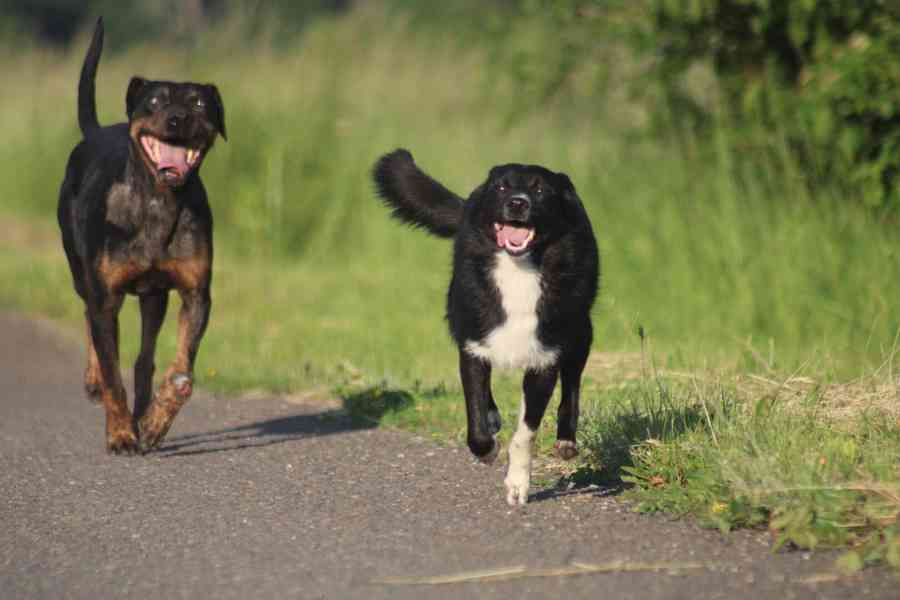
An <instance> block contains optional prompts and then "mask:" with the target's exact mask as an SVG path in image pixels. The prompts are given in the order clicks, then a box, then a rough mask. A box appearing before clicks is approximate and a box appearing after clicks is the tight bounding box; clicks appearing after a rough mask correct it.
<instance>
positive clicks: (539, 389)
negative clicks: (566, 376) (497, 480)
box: [504, 367, 558, 506]
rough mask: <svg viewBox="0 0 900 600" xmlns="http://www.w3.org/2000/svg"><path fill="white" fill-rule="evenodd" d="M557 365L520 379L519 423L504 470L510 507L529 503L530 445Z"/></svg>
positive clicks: (507, 500) (555, 375)
mask: <svg viewBox="0 0 900 600" xmlns="http://www.w3.org/2000/svg"><path fill="white" fill-rule="evenodd" d="M557 371H558V370H557V368H556V367H551V368H548V369H544V370H541V371H532V370H529V371H526V372H525V379H524V381H523V382H522V405H521V406H520V407H519V426H518V427H517V428H516V432H515V433H514V434H513V437H512V440H510V442H509V467H508V468H507V471H506V479H505V480H504V483H505V484H506V502H507V503H508V504H510V505H511V506H516V505H522V504H525V503H526V502H528V488H529V487H530V486H531V445H532V442H533V441H534V435H535V432H537V428H538V426H540V424H541V419H542V418H543V417H544V411H546V410H547V404H548V403H549V402H550V396H552V395H553V388H554V387H555V386H556V377H557Z"/></svg>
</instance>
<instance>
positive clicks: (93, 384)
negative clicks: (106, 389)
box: [84, 367, 103, 404]
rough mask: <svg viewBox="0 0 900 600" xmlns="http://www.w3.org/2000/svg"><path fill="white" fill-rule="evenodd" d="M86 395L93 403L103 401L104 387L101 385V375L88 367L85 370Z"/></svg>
mask: <svg viewBox="0 0 900 600" xmlns="http://www.w3.org/2000/svg"><path fill="white" fill-rule="evenodd" d="M84 395H85V396H87V399H88V402H90V403H91V404H101V403H102V402H103V388H102V386H101V385H100V375H99V374H98V373H97V372H96V371H95V370H94V369H91V368H90V367H88V368H87V369H85V371H84Z"/></svg>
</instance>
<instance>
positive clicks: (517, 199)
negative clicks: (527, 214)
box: [506, 194, 531, 212]
mask: <svg viewBox="0 0 900 600" xmlns="http://www.w3.org/2000/svg"><path fill="white" fill-rule="evenodd" d="M506 208H507V209H509V210H511V211H513V212H523V211H526V210H528V209H529V208H531V201H530V200H529V198H528V196H526V195H525V194H515V195H513V196H510V197H509V199H508V200H507V201H506Z"/></svg>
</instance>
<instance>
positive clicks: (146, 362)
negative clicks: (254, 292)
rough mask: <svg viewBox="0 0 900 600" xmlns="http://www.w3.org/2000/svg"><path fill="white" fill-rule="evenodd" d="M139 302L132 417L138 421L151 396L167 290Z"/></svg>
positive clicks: (147, 296) (145, 410) (145, 409)
mask: <svg viewBox="0 0 900 600" xmlns="http://www.w3.org/2000/svg"><path fill="white" fill-rule="evenodd" d="M140 303H141V351H140V354H138V357H137V361H135V363H134V419H135V421H139V420H140V418H141V417H143V416H144V413H145V412H147V407H148V406H149V405H150V399H151V398H152V396H153V373H154V372H155V371H156V363H155V362H154V360H153V356H154V354H155V353H156V338H157V337H158V336H159V330H160V328H161V327H162V324H163V320H165V318H166V308H167V307H168V304H169V292H168V291H165V292H161V293H158V294H152V295H146V296H141V297H140Z"/></svg>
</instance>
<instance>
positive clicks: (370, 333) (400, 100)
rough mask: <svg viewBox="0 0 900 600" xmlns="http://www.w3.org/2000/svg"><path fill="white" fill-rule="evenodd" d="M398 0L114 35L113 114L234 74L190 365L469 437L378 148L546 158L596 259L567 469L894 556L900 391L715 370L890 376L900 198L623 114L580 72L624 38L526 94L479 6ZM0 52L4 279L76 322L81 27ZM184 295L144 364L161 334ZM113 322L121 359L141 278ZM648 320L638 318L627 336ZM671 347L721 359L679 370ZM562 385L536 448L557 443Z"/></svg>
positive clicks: (461, 183) (210, 374)
mask: <svg viewBox="0 0 900 600" xmlns="http://www.w3.org/2000/svg"><path fill="white" fill-rule="evenodd" d="M402 15H403V13H402V12H401V13H399V14H395V15H393V16H388V15H387V14H385V13H384V12H383V11H381V10H380V9H379V8H378V5H377V4H376V3H370V4H366V5H365V6H361V7H360V8H358V9H356V10H354V11H353V12H351V13H350V14H349V15H347V16H344V17H340V18H331V19H322V20H318V21H316V22H314V23H313V24H312V25H310V27H309V28H308V29H307V30H306V32H305V34H304V36H303V37H302V38H301V39H299V40H298V41H297V42H296V45H295V47H293V48H290V49H288V50H284V51H280V52H274V51H270V50H268V49H267V48H266V47H265V46H263V45H260V46H259V47H257V48H242V49H241V50H240V51H238V50H236V51H235V52H234V55H233V56H232V57H230V58H229V60H227V61H222V60H215V57H216V54H215V51H214V50H212V49H213V48H221V47H227V46H228V44H234V45H235V46H236V45H237V44H238V41H237V37H236V34H234V33H233V32H230V31H229V30H228V29H227V28H226V29H224V30H221V31H215V32H212V33H210V34H208V36H207V37H202V38H200V39H199V40H198V41H197V46H196V47H195V48H193V49H191V51H190V52H188V51H187V50H175V51H172V50H171V49H163V48H158V47H152V46H148V47H139V48H133V49H131V50H129V51H128V53H126V54H123V55H118V56H108V57H105V58H104V60H103V62H102V64H101V67H100V73H99V81H98V98H99V113H100V116H101V120H102V121H103V122H113V121H115V120H118V119H119V118H120V115H121V113H122V112H123V104H124V102H123V96H124V89H125V86H126V85H127V81H128V78H129V77H130V76H131V75H132V74H134V73H136V72H139V73H141V74H143V75H146V76H149V77H166V78H178V79H200V80H209V81H215V82H216V83H217V84H218V86H219V88H220V90H221V91H222V95H223V98H224V101H225V106H226V122H227V128H228V133H229V141H228V142H227V143H225V142H219V143H218V144H217V146H216V148H215V150H214V151H213V152H212V154H211V155H210V156H209V158H208V159H207V162H206V164H205V165H204V167H203V173H204V180H205V182H206V184H207V187H208V189H209V192H210V197H211V200H212V205H213V211H214V214H215V218H216V262H215V266H214V284H213V300H214V304H213V314H212V321H211V325H210V328H209V330H208V333H207V335H206V337H205V339H204V342H203V344H202V346H201V351H200V356H199V360H198V365H197V373H196V374H197V378H198V380H199V383H200V384H201V385H202V386H204V387H205V388H207V389H211V390H214V391H219V392H227V393H244V392H247V391H248V390H253V389H264V390H269V391H275V392H296V391H310V390H314V391H315V390H319V391H322V393H331V394H336V395H338V396H340V397H341V398H343V400H344V402H345V404H346V405H347V406H348V408H349V409H350V410H352V411H353V412H355V413H357V414H362V415H366V416H369V417H371V418H375V419H378V420H379V421H380V422H381V423H382V424H384V425H386V426H393V427H402V428H406V429H411V430H416V431H420V432H425V433H428V434H431V435H434V436H435V438H436V439H440V440H450V441H456V442H458V441H461V440H462V439H463V438H464V427H465V419H464V409H463V404H462V395H461V390H460V385H459V383H458V380H457V373H456V350H455V348H454V347H453V344H452V343H451V340H450V338H449V336H448V334H447V332H446V327H445V323H444V321H443V317H442V313H443V302H444V293H445V289H446V285H447V282H448V277H449V269H450V246H449V244H447V243H446V242H445V241H441V240H435V239H431V238H428V237H427V236H425V235H424V234H422V233H420V232H413V231H409V230H407V229H405V228H404V227H402V226H400V225H398V224H397V223H395V222H392V221H390V220H389V219H388V218H387V214H386V210H385V209H384V208H383V207H382V206H381V205H379V203H378V202H377V201H376V200H375V197H374V193H373V188H372V184H371V181H370V176H369V170H370V168H371V165H372V164H373V163H374V161H375V160H376V159H377V157H378V156H379V155H380V154H381V153H383V152H386V151H388V150H391V149H393V148H395V147H398V146H405V147H407V148H409V149H411V150H412V151H413V153H414V155H415V156H416V158H417V160H418V162H419V164H420V165H421V166H422V167H423V168H425V169H426V170H427V171H429V172H430V173H431V174H433V175H434V176H435V177H436V178H438V179H440V180H441V181H443V182H444V183H445V184H447V185H448V186H449V187H451V188H452V189H455V190H457V191H459V192H461V193H465V192H467V191H468V190H471V189H472V188H474V187H475V186H476V185H477V184H478V183H480V181H481V180H482V179H483V178H484V177H485V176H486V174H487V171H488V169H489V168H490V166H492V165H493V164H497V163H500V162H507V161H520V162H536V163H543V164H546V165H547V166H549V167H550V168H553V169H557V170H561V171H565V172H567V173H568V174H569V175H570V176H571V178H572V180H573V181H574V182H575V184H576V186H577V188H578V190H579V193H580V195H581V197H582V199H583V200H584V202H585V204H586V206H587V208H588V211H589V213H590V214H591V216H592V220H593V223H594V226H595V229H596V232H597V236H598V238H599V240H600V246H601V252H602V255H603V260H604V273H603V283H602V288H603V289H602V293H601V297H600V300H599V302H598V304H597V306H596V309H595V324H596V327H595V329H596V332H597V334H596V341H595V348H594V358H593V359H592V362H591V364H590V365H589V368H588V371H587V373H586V377H585V386H584V387H585V391H584V397H583V404H584V409H583V415H584V416H583V419H582V430H581V431H582V433H581V445H582V449H583V457H582V460H581V462H579V463H577V464H576V465H575V466H574V467H572V468H570V469H569V470H568V471H566V472H567V473H569V476H570V477H574V478H576V479H577V478H582V479H585V478H587V479H590V480H592V481H609V480H617V479H618V478H620V477H621V476H623V475H625V476H628V477H631V478H633V482H634V484H635V485H634V488H633V491H632V492H631V494H632V497H633V498H635V499H636V500H637V502H638V506H640V507H641V508H643V509H646V510H667V511H671V512H675V513H686V514H693V515H697V516H698V517H699V518H700V519H701V520H702V521H703V522H706V523H709V524H711V525H714V526H717V527H720V528H723V529H727V528H730V527H740V526H757V525H760V526H761V525H767V526H769V527H770V528H772V530H773V531H774V532H775V534H776V536H777V537H776V539H777V540H778V542H779V543H781V542H786V543H787V542H789V543H791V544H796V545H800V546H804V547H812V546H822V545H827V544H836V545H849V546H853V547H854V548H859V550H858V551H857V552H858V554H856V555H852V556H857V557H858V558H859V559H860V560H876V559H886V560H888V561H889V562H891V564H895V565H896V564H897V562H896V560H895V559H893V558H891V557H892V556H893V557H895V556H896V553H897V550H896V539H897V536H896V534H895V531H896V516H897V511H896V494H897V484H898V481H900V472H898V466H897V465H900V460H897V459H898V448H900V442H898V434H897V429H898V423H897V422H896V417H895V416H893V417H888V416H884V414H883V413H884V412H885V411H882V412H878V411H875V410H874V409H873V410H869V411H865V410H855V411H851V412H852V414H851V416H850V417H847V418H846V419H844V420H841V421H839V420H836V419H834V418H828V417H827V415H825V413H828V414H831V413H830V412H829V410H830V408H829V407H832V405H831V404H829V403H828V402H826V395H825V393H826V391H827V390H828V389H830V388H828V387H821V388H818V389H819V391H818V392H816V391H815V389H816V388H812V389H811V390H809V391H808V393H805V395H803V401H796V398H795V399H794V401H792V402H788V403H782V402H781V400H783V399H784V397H785V396H784V394H785V392H784V391H783V390H782V391H781V392H779V393H778V394H774V395H773V393H772V391H771V390H769V389H755V388H754V389H751V390H750V391H747V389H745V388H744V387H741V386H740V385H738V384H734V385H732V381H733V380H734V375H735V374H736V373H748V372H751V373H758V374H762V375H764V376H766V377H767V378H769V379H773V378H777V377H779V375H778V374H786V373H796V372H799V373H802V374H803V375H806V376H808V377H811V378H812V379H814V380H815V381H817V382H820V383H822V384H823V386H824V385H825V384H828V383H830V382H836V381H846V380H848V379H849V378H851V377H856V376H859V375H872V374H875V375H876V376H875V378H874V380H877V382H878V385H880V386H882V387H881V388H879V389H881V390H882V391H883V389H884V386H895V385H896V379H895V377H894V376H893V373H894V372H895V371H894V369H895V368H896V366H897V355H896V353H894V352H893V351H894V350H895V348H896V336H897V332H898V330H900V315H898V312H897V310H896V308H895V307H896V298H898V297H900V280H898V278H897V277H895V276H894V274H896V273H897V272H900V252H898V250H897V244H896V233H895V225H896V224H891V223H887V224H885V223H879V222H877V221H876V220H875V219H874V218H872V216H871V215H870V214H868V213H866V212H864V211H861V210H859V209H858V207H857V205H856V203H852V202H843V201H842V199H841V198H837V197H830V196H829V194H828V192H827V190H826V191H822V192H819V193H817V194H816V195H812V194H810V193H809V192H807V191H806V190H805V189H804V188H803V187H802V186H801V185H799V184H798V183H797V182H796V181H795V180H794V179H792V178H791V176H790V173H791V169H790V168H789V167H790V165H789V164H788V165H787V166H786V167H785V166H784V165H782V167H783V168H780V169H778V170H777V173H778V175H777V177H780V178H781V179H777V178H775V175H769V174H767V173H766V171H765V169H763V170H757V171H756V172H755V173H752V174H748V173H747V172H744V171H742V168H741V167H740V166H739V161H736V160H735V159H736V155H735V153H734V152H733V151H732V150H731V149H730V148H731V146H730V145H729V138H728V131H727V129H722V130H721V131H720V132H719V134H718V136H717V138H716V139H714V140H711V141H709V142H707V141H704V140H693V141H691V143H689V144H675V143H674V142H670V141H667V139H666V138H665V137H664V136H661V137H653V136H650V135H646V134H640V132H638V133H635V131H636V130H635V127H634V123H632V121H640V119H639V118H637V117H635V115H640V113H641V111H647V110H653V107H652V106H651V107H643V108H642V107H635V106H634V105H633V104H632V103H629V102H627V101H626V99H625V98H624V96H623V95H622V94H621V93H619V92H618V91H617V90H615V89H610V90H609V91H608V92H606V93H604V94H601V93H598V91H597V90H598V86H595V85H589V84H586V83H585V82H586V81H587V82H589V83H590V82H596V81H598V80H603V81H608V82H611V83H613V84H614V83H616V82H617V81H620V80H621V79H622V78H623V77H627V72H623V70H626V71H627V68H628V64H629V63H628V61H627V60H626V61H623V60H621V49H620V48H619V49H617V48H614V47H610V48H601V49H600V50H598V52H599V54H600V55H602V56H600V58H604V57H605V58H606V59H608V60H605V61H599V62H598V63H597V64H610V65H613V66H610V67H603V69H607V70H605V71H604V70H603V69H600V68H598V67H596V66H589V65H586V66H584V67H583V68H581V69H580V70H577V71H576V77H574V78H573V81H571V82H567V83H566V85H565V87H564V91H563V92H562V93H561V95H560V96H559V97H556V98H554V99H553V100H552V101H551V102H548V103H545V104H541V105H540V106H539V107H537V108H534V109H532V110H525V109H523V104H527V98H525V99H523V97H522V93H523V92H522V89H521V88H517V86H516V80H515V79H513V78H510V77H508V76H507V75H506V73H507V72H508V71H509V70H508V69H506V68H505V67H506V66H508V65H507V62H505V61H508V60H511V58H510V57H511V56H512V55H508V54H504V53H503V52H500V51H498V50H497V48H496V47H495V46H492V45H491V42H490V40H486V39H484V38H483V36H479V35H478V34H477V32H476V33H469V34H468V35H466V36H462V37H460V38H455V37H454V36H453V35H452V34H450V33H448V32H447V31H444V32H443V33H441V31H440V30H435V29H434V28H430V29H422V30H420V29H418V28H413V27H411V26H410V25H409V24H408V23H407V22H405V21H404V19H403V16H402ZM529 27H530V28H532V29H533V27H534V26H533V25H527V26H526V25H522V26H521V27H519V28H518V29H517V31H518V32H519V33H521V34H524V33H525V30H526V29H527V33H528V34H529V35H532V36H533V37H532V38H529V39H534V40H536V42H535V43H538V44H539V43H546V44H549V43H552V40H553V32H548V31H540V30H532V29H528V28H529ZM519 39H521V38H519ZM83 46H84V44H82V45H81V46H80V48H82V47H83ZM236 47H239V46H236ZM537 55H539V53H536V54H534V56H537ZM2 57H3V58H0V64H2V63H6V64H5V66H6V67H7V69H8V70H10V71H11V72H17V73H22V76H21V79H22V80H21V81H20V82H19V85H18V86H15V87H13V86H6V87H4V88H2V89H0V128H2V129H3V131H4V136H5V144H4V145H3V146H2V147H0V174H2V176H0V224H2V225H3V227H4V229H5V230H6V232H7V235H5V236H4V237H3V239H0V278H2V279H3V281H5V282H7V283H6V284H5V285H4V286H2V287H0V307H9V308H15V309H19V310H25V311H29V312H32V313H39V314H43V315H49V316H50V317H52V318H53V319H55V320H57V321H59V322H61V323H63V324H64V325H65V326H66V327H68V328H69V329H70V330H71V331H73V332H74V334H75V335H80V333H81V331H82V328H83V323H82V307H81V306H80V304H79V301H78V300H77V298H76V296H75V294H74V293H73V292H72V291H71V285H70V282H69V274H68V271H67V268H66V265H65V260H64V258H63V254H62V250H61V248H60V247H59V243H58V240H57V238H56V232H55V225H54V224H53V220H54V218H55V203H56V193H57V187H58V185H59V180H60V178H61V175H62V170H63V165H64V163H65V159H66V155H67V153H68V151H69V149H70V148H71V146H72V145H73V144H74V143H75V142H76V141H77V139H78V134H77V128H76V125H75V114H74V107H75V84H76V77H77V73H78V69H79V65H80V61H81V51H80V50H79V51H78V52H75V53H74V54H58V53H54V52H51V51H47V50H41V49H30V50H28V51H27V52H21V51H16V50H14V49H10V50H9V51H8V52H6V53H3V54H2ZM598 60H599V59H598ZM616 69H619V70H616ZM601 71H602V72H601ZM510 107H512V108H510ZM511 116H512V117H513V118H511ZM785 160H789V156H786V157H785ZM772 190H777V191H776V192H773V191H772ZM174 313H175V311H174V310H171V312H170V319H169V320H168V322H167V324H166V326H165V328H164V331H163V335H162V337H161V340H160V349H159V358H158V360H157V363H158V364H160V365H163V364H165V361H166V360H167V359H168V358H169V357H171V356H172V355H173V354H174V319H173V318H171V317H172V316H173V315H174ZM122 323H123V336H122V337H123V340H124V341H123V343H124V348H123V363H124V364H129V363H130V362H131V361H132V360H133V358H134V356H135V353H136V347H137V333H138V331H139V330H138V317H137V311H136V309H135V303H134V302H133V301H130V302H128V303H126V308H125V311H124V312H123V315H122ZM638 326H641V327H642V328H643V330H645V331H646V332H648V334H649V336H650V339H652V341H653V352H652V353H651V352H649V350H648V349H646V348H644V349H643V351H644V354H645V357H644V360H643V361H641V360H638V359H636V358H635V357H637V356H640V352H641V351H642V347H641V339H640V338H639V336H638V335H637V334H636V331H637V329H638ZM651 356H652V358H653V360H654V361H655V364H656V365H658V368H659V370H660V374H659V375H653V373H654V372H655V371H654V370H653V369H651V368H650V364H649V363H650V357H651ZM74 368H78V369H80V368H81V367H80V366H73V369H74ZM678 372H688V373H708V372H712V373H714V374H713V375H712V376H710V379H711V381H712V383H707V384H703V385H701V384H699V383H698V384H697V385H696V386H695V385H694V383H692V381H693V380H691V379H690V378H688V379H686V380H684V381H682V380H681V379H679V378H678V377H677V373H678ZM642 373H643V374H642ZM673 373H675V374H673ZM519 385H520V384H519V380H518V378H517V377H516V376H515V375H511V376H499V377H498V378H497V381H496V387H495V392H496V393H495V396H496V397H497V398H498V401H499V403H500V405H501V412H502V414H503V417H504V421H505V422H506V423H507V427H506V428H505V430H504V435H508V434H509V429H510V427H509V424H511V423H514V422H515V410H516V409H517V405H518V398H519V391H518V388H519ZM873 385H875V384H873ZM75 393H77V391H76V390H73V394H75ZM773 398H774V400H773ZM853 398H856V400H855V402H857V403H858V404H859V405H861V406H864V405H865V403H866V402H868V400H866V398H868V396H866V395H865V393H859V394H857V395H855V396H853ZM894 398H895V399H896V392H894ZM782 404H784V405H782ZM823 407H824V408H823ZM826 408H828V410H826ZM889 408H890V407H889V406H888V410H886V413H887V414H893V415H896V412H894V413H891V412H890V410H889ZM552 413H553V409H552V408H551V410H550V411H548V418H547V419H546V420H545V422H544V424H543V426H542V430H541V434H540V436H539V438H538V449H539V451H540V452H541V453H545V451H546V450H548V449H549V447H550V446H551V445H552V443H553V438H552V436H553V432H554V430H555V420H554V415H553V414H552ZM823 415H825V416H823ZM823 458H824V463H823V462H821V460H822V459H823ZM892 490H893V491H892ZM891 494H894V496H891ZM891 498H893V500H892V499H891ZM892 553H893V554H892ZM848 560H849V561H850V562H852V561H853V559H848Z"/></svg>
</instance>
